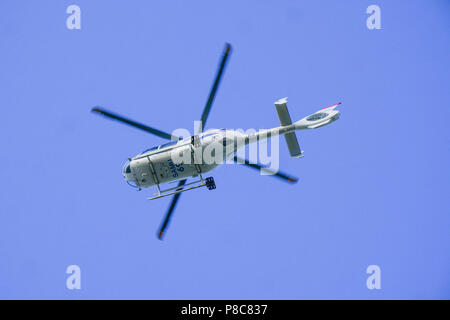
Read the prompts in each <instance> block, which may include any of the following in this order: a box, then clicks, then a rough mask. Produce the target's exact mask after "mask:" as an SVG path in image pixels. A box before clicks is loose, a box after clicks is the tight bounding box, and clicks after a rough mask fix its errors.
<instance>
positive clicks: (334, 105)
mask: <svg viewBox="0 0 450 320" xmlns="http://www.w3.org/2000/svg"><path fill="white" fill-rule="evenodd" d="M340 104H342V102H339V103H336V104H333V105H332V106H328V107H325V108H322V109H320V110H323V109H328V108H333V107H336V106H338V105H340Z"/></svg>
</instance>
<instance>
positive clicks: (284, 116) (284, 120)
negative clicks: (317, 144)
mask: <svg viewBox="0 0 450 320" xmlns="http://www.w3.org/2000/svg"><path fill="white" fill-rule="evenodd" d="M275 108H276V109H277V114H278V119H280V124H281V126H288V125H290V124H292V120H291V116H290V115H289V111H288V108H287V98H282V99H280V100H278V101H277V102H275ZM284 138H285V139H286V144H287V146H288V149H289V154H290V155H291V157H295V158H301V157H303V155H302V151H301V150H300V146H299V144H298V140H297V136H296V135H295V132H289V133H285V134H284Z"/></svg>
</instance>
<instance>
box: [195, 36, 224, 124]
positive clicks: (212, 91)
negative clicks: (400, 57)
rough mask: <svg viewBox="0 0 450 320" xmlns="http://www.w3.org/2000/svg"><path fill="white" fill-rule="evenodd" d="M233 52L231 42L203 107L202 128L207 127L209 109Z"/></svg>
mask: <svg viewBox="0 0 450 320" xmlns="http://www.w3.org/2000/svg"><path fill="white" fill-rule="evenodd" d="M230 52H231V45H230V44H229V43H226V44H225V50H224V53H223V56H222V61H221V62H220V66H219V69H218V70H217V75H216V79H215V80H214V83H213V86H212V88H211V92H210V93H209V97H208V100H207V101H206V105H205V107H204V109H203V113H202V117H201V125H202V126H201V128H202V130H203V129H204V128H205V123H206V119H207V118H208V115H209V111H210V110H211V106H212V103H213V101H214V97H215V95H216V91H217V88H218V87H219V83H220V79H221V78H222V74H223V71H224V69H225V66H226V64H227V59H228V56H229V54H230Z"/></svg>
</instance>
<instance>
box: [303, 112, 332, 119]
mask: <svg viewBox="0 0 450 320" xmlns="http://www.w3.org/2000/svg"><path fill="white" fill-rule="evenodd" d="M326 116H328V113H325V112H319V113H314V114H313V115H310V116H309V117H308V118H306V120H308V121H317V120H320V119H323V118H325V117H326Z"/></svg>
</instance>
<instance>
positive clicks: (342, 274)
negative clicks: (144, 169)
mask: <svg viewBox="0 0 450 320" xmlns="http://www.w3.org/2000/svg"><path fill="white" fill-rule="evenodd" d="M71 4H77V5H79V6H80V8H81V15H82V25H81V30H68V29H67V28H66V18H67V17H68V14H66V8H67V7H68V6H69V5H71ZM371 4H377V5H379V6H380V8H381V26H382V29H381V30H368V29H367V28H366V19H367V17H368V15H367V14H366V8H367V7H368V6H369V5H371ZM449 9H450V3H449V2H448V1H445V0H441V1H438V0H435V1H425V0H421V1H419V0H412V1H381V0H375V1H365V0H352V1H337V0H335V1H331V0H330V1H325V0H323V1H293V0H289V1H264V2H261V1H226V2H223V1H222V2H219V1H189V2H186V1H164V2H160V1H114V2H111V1H81V0H79V1H58V2H55V1H50V0H46V1H42V0H41V1H33V2H31V1H12V0H3V1H1V3H0V58H1V59H0V61H1V63H0V66H1V72H0V87H1V88H2V90H1V94H0V106H1V110H2V120H3V121H2V124H1V126H0V141H1V145H2V161H1V163H2V165H1V169H0V177H1V181H2V186H1V187H0V188H1V192H0V298H4V299H5V298H7V299H14V298H26V299H38V298H40V299H50V298H57V299H99V298H104V299H119V298H125V299H132V298H137V299H144V298H145V299H229V298H234V299H316V298H319V299H394V298H398V299H407V298H412V299H417V298H424V299H431V298H438V299H442V298H447V299H448V298H450V285H449V283H450V282H449V280H450V276H449V273H448V270H449V268H450V255H449V252H450V232H449V230H450V214H449V213H450V210H449V209H450V198H449V196H448V194H449V181H450V170H449V163H450V130H449V129H448V119H449V118H450V109H449V101H450V92H449V90H448V83H449V81H450V79H449V78H450V65H449V51H450V41H449V39H450V37H449V36H450V10H449ZM225 42H230V43H231V44H232V45H233V49H234V50H233V53H232V56H231V58H230V61H229V64H228V67H227V70H226V73H225V76H224V78H223V81H222V84H221V87H220V90H219V92H218V95H217V96H216V100H215V103H214V106H213V109H212V112H211V114H210V117H209V119H208V126H209V127H213V128H222V127H228V128H265V127H274V126H277V125H278V118H277V115H276V112H275V108H274V106H273V102H274V101H275V100H277V99H279V98H282V97H285V96H288V97H289V109H290V112H291V116H292V118H294V119H296V120H297V119H300V118H302V117H304V116H306V115H308V114H310V113H313V112H315V111H316V110H317V109H319V108H321V107H324V106H328V105H331V104H333V103H336V102H339V101H342V102H343V105H342V107H340V110H341V113H342V115H341V119H340V120H339V121H337V122H335V123H333V124H332V125H330V126H326V127H324V128H320V129H318V130H310V131H306V132H300V133H299V134H298V137H299V141H300V145H301V147H302V149H303V150H305V157H304V158H303V159H292V158H290V157H289V154H288V150H287V147H286V145H285V143H284V141H281V143H280V151H281V155H282V156H281V160H280V164H281V169H282V170H283V171H286V172H289V173H291V174H294V175H296V176H298V177H299V178H300V181H299V183H298V184H296V185H294V186H292V185H288V184H284V183H283V182H280V181H278V180H276V179H273V178H271V177H261V176H260V175H259V174H258V173H257V172H254V171H253V170H248V169H246V168H243V167H242V166H224V167H221V168H219V169H217V171H214V172H213V176H214V178H215V180H216V184H217V189H216V190H215V191H207V190H206V189H200V190H195V191H191V192H188V193H185V194H183V195H182V196H181V198H180V202H179V204H178V207H177V210H176V212H175V215H174V218H173V220H172V223H171V225H170V227H169V230H168V232H167V235H166V238H165V240H164V241H162V242H161V241H158V240H157V239H156V236H155V235H156V230H157V228H158V227H159V224H160V221H161V219H162V217H163V215H164V212H165V211H166V209H167V206H168V204H169V200H168V199H160V200H155V201H151V202H149V201H147V200H145V198H146V197H147V196H149V195H150V194H151V193H153V190H144V191H141V192H136V191H134V190H133V189H131V188H129V187H128V186H127V185H126V184H125V182H124V181H123V178H122V176H121V168H122V165H123V163H124V162H125V160H126V158H127V157H129V156H133V155H135V154H136V153H138V152H140V151H142V150H144V149H146V148H148V147H151V146H153V145H157V144H160V143H162V142H163V140H162V139H160V138H158V137H154V136H152V135H148V134H146V133H144V132H140V131H139V130H135V129H133V128H129V127H126V126H123V125H121V124H118V123H115V122H112V121H108V120H104V119H102V118H100V117H97V116H95V115H92V114H91V113H90V112H89V110H90V108H91V107H93V106H96V105H100V106H103V107H105V108H107V109H110V110H113V111H115V112H118V113H121V114H124V115H127V116H129V117H131V118H133V119H136V120H139V121H142V122H144V123H147V124H149V125H151V126H154V127H157V128H159V129H161V130H165V131H169V132H170V131H171V130H173V129H176V128H181V127H182V128H192V126H193V123H192V121H193V120H197V119H198V118H199V117H200V114H201V111H202V108H203V105H204V103H205V101H206V98H207V94H208V92H209V89H210V86H211V83H212V80H213V77H214V74H215V72H216V68H217V64H218V61H219V58H220V55H221V52H222V49H223V45H224V43H225ZM72 264H76V265H79V266H80V268H81V271H82V289H81V290H72V291H71V290H67V289H66V287H65V284H66V278H67V276H68V275H67V274H66V273H65V270H66V268H67V266H69V265H72ZM372 264H375V265H379V266H380V268H381V285H382V289H381V290H368V289H367V287H366V279H367V277H368V275H367V274H366V268H367V266H369V265H372Z"/></svg>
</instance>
